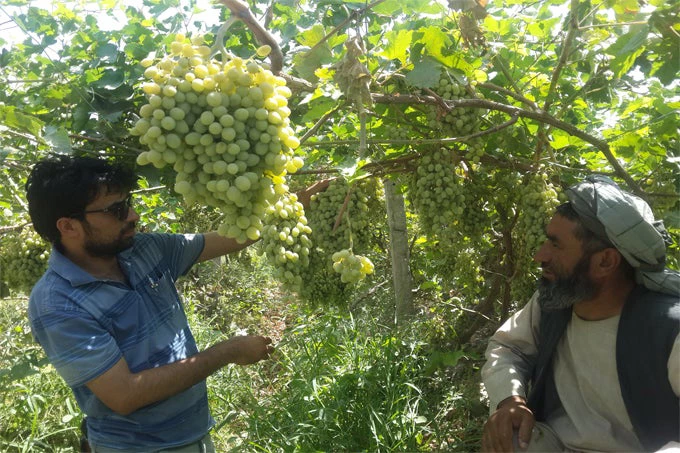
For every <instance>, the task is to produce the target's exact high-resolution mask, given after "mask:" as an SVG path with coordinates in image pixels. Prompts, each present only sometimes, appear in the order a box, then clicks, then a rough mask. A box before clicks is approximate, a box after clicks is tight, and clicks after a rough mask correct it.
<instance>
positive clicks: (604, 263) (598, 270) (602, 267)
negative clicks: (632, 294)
mask: <svg viewBox="0 0 680 453" xmlns="http://www.w3.org/2000/svg"><path fill="white" fill-rule="evenodd" d="M622 259H623V257H622V256H621V253H620V252H619V251H618V250H616V249H615V248H614V247H608V248H606V249H604V250H600V251H599V252H596V253H594V254H593V257H592V261H591V262H590V269H591V271H592V272H593V276H594V277H607V276H610V275H613V274H614V273H616V272H617V271H618V269H619V265H620V264H621V260H622Z"/></svg>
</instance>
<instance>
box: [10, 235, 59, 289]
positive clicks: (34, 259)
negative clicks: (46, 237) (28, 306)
mask: <svg viewBox="0 0 680 453" xmlns="http://www.w3.org/2000/svg"><path fill="white" fill-rule="evenodd" d="M48 258H49V247H48V245H47V244H46V243H45V241H43V240H42V238H41V237H40V236H39V235H38V233H36V232H35V231H34V230H33V229H32V228H30V227H26V228H23V229H21V231H19V232H14V233H8V234H6V235H4V236H3V237H2V238H1V242H0V278H2V280H3V281H4V282H5V284H6V285H7V287H8V288H10V289H12V290H14V291H19V292H23V293H29V292H30V291H31V288H32V287H33V285H35V283H36V282H37V281H38V279H40V277H41V276H42V274H43V273H45V270H47V260H48Z"/></svg>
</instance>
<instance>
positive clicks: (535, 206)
mask: <svg viewBox="0 0 680 453" xmlns="http://www.w3.org/2000/svg"><path fill="white" fill-rule="evenodd" d="M521 190H522V193H521V196H520V199H519V202H518V207H517V208H518V210H519V218H518V220H517V226H516V228H515V235H516V237H517V241H518V243H519V244H521V246H522V252H523V253H524V254H525V255H527V256H529V257H532V256H533V255H534V254H535V253H536V251H537V250H538V248H539V247H540V246H541V244H542V243H543V241H545V226H546V224H547V222H548V220H550V218H551V217H552V215H553V211H554V210H555V208H556V207H557V205H558V204H559V200H558V198H557V191H556V190H555V188H554V187H553V185H552V184H551V183H550V181H549V179H548V175H547V174H546V173H544V172H539V173H535V174H533V175H530V176H529V177H528V181H527V183H526V184H525V185H523V186H521Z"/></svg>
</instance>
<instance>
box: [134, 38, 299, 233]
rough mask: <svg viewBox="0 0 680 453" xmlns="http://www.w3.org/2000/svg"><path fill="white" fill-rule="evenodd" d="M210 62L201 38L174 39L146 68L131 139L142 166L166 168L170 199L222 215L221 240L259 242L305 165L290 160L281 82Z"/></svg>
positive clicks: (239, 65) (246, 66)
mask: <svg viewBox="0 0 680 453" xmlns="http://www.w3.org/2000/svg"><path fill="white" fill-rule="evenodd" d="M266 53H267V49H260V50H258V54H260V55H265V54H266ZM210 54H211V49H210V48H209V47H208V46H206V45H203V42H202V39H201V38H200V37H199V38H196V39H194V40H193V41H189V40H188V39H187V38H185V37H184V36H183V35H177V36H176V38H175V40H174V41H173V42H172V43H171V45H170V54H169V55H167V56H165V57H163V58H160V59H158V60H155V59H153V58H147V59H145V60H143V61H142V65H143V66H145V67H146V69H145V71H144V77H145V78H146V79H147V81H146V82H145V83H144V84H143V85H142V90H143V91H144V93H145V96H146V103H145V104H144V105H142V106H141V108H140V110H139V116H140V118H139V119H138V120H137V121H136V123H135V124H134V126H133V127H132V128H131V130H130V133H131V134H132V135H135V136H138V137H139V142H140V143H141V144H142V145H145V146H146V147H148V149H149V150H148V151H145V152H142V153H141V154H139V155H138V157H137V163H138V164H139V165H148V164H152V165H154V166H155V167H157V168H163V167H165V166H171V167H172V169H173V170H174V172H175V184H174V189H175V191H176V192H177V193H179V194H181V195H182V196H183V197H184V199H185V201H186V202H188V203H190V204H191V203H192V202H200V203H202V204H204V205H206V206H212V207H216V208H218V209H220V210H221V211H222V212H223V213H224V214H225V216H224V218H225V222H224V223H223V224H222V225H221V226H220V228H219V230H218V231H219V232H220V234H222V235H225V236H228V237H231V238H234V239H236V240H237V241H239V242H241V243H243V242H245V241H246V240H248V239H250V240H256V239H258V238H259V237H260V236H261V232H262V228H263V220H264V217H265V215H266V212H267V208H268V206H270V205H272V204H276V203H277V202H278V201H280V200H282V199H286V198H285V197H284V195H285V194H286V193H287V192H288V186H287V184H286V175H287V174H289V173H294V172H295V171H297V170H298V169H300V168H301V167H302V165H303V161H302V159H301V158H300V157H298V156H294V154H293V150H294V149H295V148H297V146H299V144H300V142H299V140H298V139H297V138H296V137H295V135H294V131H293V129H292V128H291V126H290V120H289V115H290V109H289V108H288V98H289V97H290V96H291V91H290V89H289V88H288V87H286V82H285V80H284V79H283V78H281V77H278V76H275V75H274V74H272V72H271V71H269V70H268V69H266V68H265V67H263V66H262V65H260V64H259V63H258V62H257V61H256V60H254V59H248V60H243V59H241V58H238V57H232V58H230V59H227V60H226V61H224V62H223V61H219V60H217V59H214V58H211V57H210Z"/></svg>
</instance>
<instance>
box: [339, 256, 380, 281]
mask: <svg viewBox="0 0 680 453" xmlns="http://www.w3.org/2000/svg"><path fill="white" fill-rule="evenodd" d="M332 258H333V270H334V271H335V272H337V273H338V274H340V280H341V281H342V282H343V283H357V282H358V281H359V280H363V279H364V277H366V275H368V274H372V273H373V263H372V262H371V260H370V259H368V258H366V257H365V256H362V255H355V254H354V253H353V252H352V250H350V249H343V250H340V251H339V252H335V253H334V254H333V256H332Z"/></svg>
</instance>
